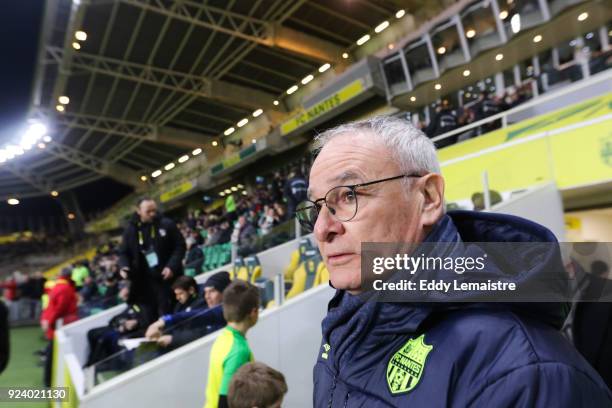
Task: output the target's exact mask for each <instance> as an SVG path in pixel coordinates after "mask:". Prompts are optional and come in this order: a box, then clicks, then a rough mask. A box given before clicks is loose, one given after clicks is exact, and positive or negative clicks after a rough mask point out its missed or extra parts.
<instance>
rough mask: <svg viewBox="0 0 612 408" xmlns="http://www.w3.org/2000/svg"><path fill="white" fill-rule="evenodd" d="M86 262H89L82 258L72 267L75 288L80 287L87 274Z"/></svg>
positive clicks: (78, 288)
mask: <svg viewBox="0 0 612 408" xmlns="http://www.w3.org/2000/svg"><path fill="white" fill-rule="evenodd" d="M88 264H89V263H88V262H87V260H82V261H80V262H78V263H77V264H76V265H74V267H73V268H72V281H73V282H74V284H75V286H76V288H77V290H80V289H81V287H82V286H83V282H84V281H85V278H86V277H87V276H89V268H88Z"/></svg>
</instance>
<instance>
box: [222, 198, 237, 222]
mask: <svg viewBox="0 0 612 408" xmlns="http://www.w3.org/2000/svg"><path fill="white" fill-rule="evenodd" d="M225 216H226V217H227V218H228V219H229V220H230V221H234V220H235V219H236V217H237V214H236V197H234V194H233V193H232V194H230V195H228V196H227V197H226V198H225Z"/></svg>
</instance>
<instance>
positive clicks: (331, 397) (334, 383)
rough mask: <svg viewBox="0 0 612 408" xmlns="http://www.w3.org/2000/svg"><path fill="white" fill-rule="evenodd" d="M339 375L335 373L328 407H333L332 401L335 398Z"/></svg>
mask: <svg viewBox="0 0 612 408" xmlns="http://www.w3.org/2000/svg"><path fill="white" fill-rule="evenodd" d="M336 382H337V376H335V375H334V381H333V382H332V386H331V389H330V390H329V391H330V394H329V401H328V402H327V408H332V401H333V399H334V390H335V389H336Z"/></svg>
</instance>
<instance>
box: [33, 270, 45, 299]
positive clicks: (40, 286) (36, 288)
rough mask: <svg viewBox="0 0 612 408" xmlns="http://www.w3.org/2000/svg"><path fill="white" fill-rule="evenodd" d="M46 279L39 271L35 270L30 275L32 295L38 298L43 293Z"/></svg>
mask: <svg viewBox="0 0 612 408" xmlns="http://www.w3.org/2000/svg"><path fill="white" fill-rule="evenodd" d="M46 281H47V279H46V278H45V276H44V275H43V273H42V272H41V271H36V272H35V273H34V276H33V277H32V297H33V298H34V299H39V300H40V298H41V297H42V295H43V294H44V293H45V282H46Z"/></svg>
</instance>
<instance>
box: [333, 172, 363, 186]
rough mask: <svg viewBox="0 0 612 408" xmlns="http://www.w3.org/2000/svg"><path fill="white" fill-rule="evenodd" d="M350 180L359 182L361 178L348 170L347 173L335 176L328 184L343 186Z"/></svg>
mask: <svg viewBox="0 0 612 408" xmlns="http://www.w3.org/2000/svg"><path fill="white" fill-rule="evenodd" d="M351 180H359V181H361V176H360V175H359V174H357V173H356V172H354V171H351V170H348V171H345V172H343V173H341V174H339V175H337V176H336V177H333V178H331V179H329V183H330V184H333V183H339V184H344V183H346V182H347V181H351Z"/></svg>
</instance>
